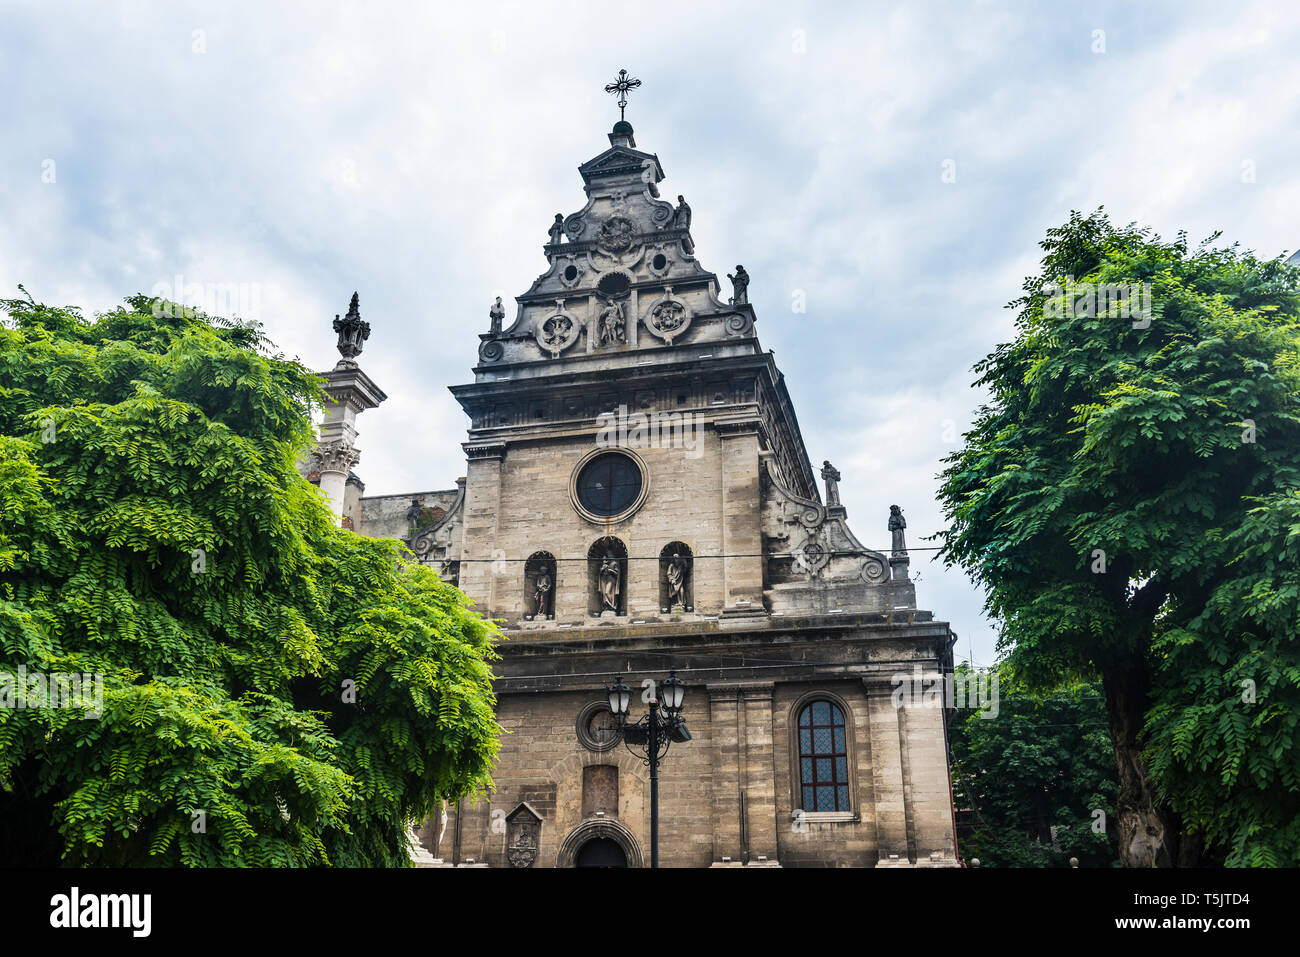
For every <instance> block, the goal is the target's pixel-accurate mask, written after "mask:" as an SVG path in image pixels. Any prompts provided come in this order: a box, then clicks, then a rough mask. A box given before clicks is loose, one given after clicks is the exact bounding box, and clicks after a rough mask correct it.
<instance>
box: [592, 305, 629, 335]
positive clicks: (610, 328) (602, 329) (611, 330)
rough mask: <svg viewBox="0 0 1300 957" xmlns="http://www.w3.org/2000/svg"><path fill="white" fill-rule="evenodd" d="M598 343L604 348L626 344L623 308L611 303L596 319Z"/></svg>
mask: <svg viewBox="0 0 1300 957" xmlns="http://www.w3.org/2000/svg"><path fill="white" fill-rule="evenodd" d="M596 341H597V342H599V343H600V344H601V345H602V346H608V345H615V344H618V343H622V342H625V341H626V339H625V337H624V329H623V306H622V305H621V304H619V303H617V302H613V301H611V302H610V303H609V304H608V305H606V306H605V308H604V309H602V310H601V311H600V315H599V316H598V317H597V319H596Z"/></svg>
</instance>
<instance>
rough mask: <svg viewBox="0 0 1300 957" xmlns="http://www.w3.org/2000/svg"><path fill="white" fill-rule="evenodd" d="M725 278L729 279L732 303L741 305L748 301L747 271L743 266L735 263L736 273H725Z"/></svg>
mask: <svg viewBox="0 0 1300 957" xmlns="http://www.w3.org/2000/svg"><path fill="white" fill-rule="evenodd" d="M727 278H728V279H730V280H731V291H732V295H731V302H732V305H736V306H742V305H744V304H745V303H747V302H749V273H747V272H745V267H744V266H740V265H737V266H736V274H735V275H734V276H733V275H732V274H731V273H727Z"/></svg>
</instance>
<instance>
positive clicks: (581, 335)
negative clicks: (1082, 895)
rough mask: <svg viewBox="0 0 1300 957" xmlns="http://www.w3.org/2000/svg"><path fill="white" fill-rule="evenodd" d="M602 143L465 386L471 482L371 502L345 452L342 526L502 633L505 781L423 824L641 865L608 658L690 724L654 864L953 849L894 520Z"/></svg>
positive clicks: (570, 855)
mask: <svg viewBox="0 0 1300 957" xmlns="http://www.w3.org/2000/svg"><path fill="white" fill-rule="evenodd" d="M609 144H610V145H609V148H608V149H605V150H604V151H603V152H601V153H600V154H599V155H597V156H595V157H594V158H593V159H591V160H589V161H587V162H586V163H583V164H582V165H581V166H580V167H579V173H580V174H581V177H582V182H583V188H584V191H585V194H586V202H585V204H584V205H583V206H582V207H581V209H578V210H577V211H575V212H573V213H571V214H569V215H567V216H565V215H562V214H557V216H556V219H555V222H554V224H553V225H552V226H551V230H550V239H549V241H548V242H547V243H546V244H545V246H544V254H545V257H546V270H545V272H543V273H542V275H540V276H539V277H538V278H537V280H536V281H535V282H534V283H533V285H532V287H531V288H530V289H528V290H527V291H526V292H524V293H523V294H522V295H520V296H518V297H517V299H516V302H515V304H514V305H513V306H512V307H511V309H510V311H509V314H507V310H506V307H505V306H503V305H502V303H501V301H500V300H499V299H498V300H497V302H496V303H495V304H493V305H492V307H491V310H490V314H489V317H488V323H487V325H488V328H487V331H486V332H484V333H483V334H481V335H480V336H479V342H478V354H477V362H476V364H475V365H474V367H473V381H471V382H467V383H466V384H463V385H456V386H452V387H451V391H452V394H453V395H454V396H455V398H456V400H457V401H458V402H459V403H460V405H461V407H462V408H463V409H464V411H465V413H466V415H467V416H468V417H469V420H470V426H469V432H468V436H467V441H466V442H465V443H464V450H465V456H466V465H465V474H464V477H462V478H460V479H458V480H457V482H456V484H455V487H454V488H444V489H437V490H431V491H425V492H416V493H408V494H404V495H395V496H382V497H364V495H363V494H362V490H361V486H360V483H359V482H357V481H356V480H355V477H353V478H352V479H351V480H348V481H345V479H344V477H345V476H346V475H347V473H348V472H349V470H350V467H351V465H352V464H353V463H355V461H356V458H355V456H352V457H350V458H349V457H347V456H344V458H343V459H341V460H339V462H336V463H335V464H334V465H333V466H330V468H331V469H332V471H331V472H330V475H331V476H332V478H331V479H330V481H332V482H333V483H334V484H335V485H336V486H337V487H336V489H335V491H334V493H333V494H334V495H335V497H337V498H339V500H340V501H339V504H338V508H339V509H340V511H341V512H342V514H343V516H344V518H343V520H344V523H345V524H350V525H351V526H352V527H353V528H354V529H355V530H356V531H358V532H359V533H361V534H366V535H373V536H388V537H395V538H400V539H404V540H406V541H407V542H408V543H409V545H410V547H411V549H412V551H413V552H414V553H415V554H416V555H417V556H418V557H419V559H420V560H421V561H424V562H428V563H431V564H433V565H435V566H436V567H438V568H440V569H441V570H442V573H443V575H444V577H445V578H446V579H447V580H449V581H451V582H454V583H455V584H456V585H457V586H458V587H460V588H461V589H462V590H463V591H464V592H465V593H466V594H467V595H468V596H469V597H470V598H471V599H473V600H474V602H476V603H477V605H478V607H479V608H480V609H481V610H482V613H483V614H484V615H485V616H487V617H489V618H493V619H497V620H499V621H500V623H501V627H502V629H503V631H504V633H505V636H506V638H507V640H505V641H503V642H502V643H501V645H500V646H499V651H500V653H501V656H502V659H501V661H500V662H498V663H497V665H496V668H495V670H496V674H497V680H496V684H495V691H496V695H497V699H498V717H499V720H500V722H501V725H502V726H503V728H504V729H505V731H506V732H507V733H506V734H505V735H504V736H503V739H502V744H501V753H500V758H499V763H498V765H497V767H496V769H495V773H494V780H495V785H496V786H495V790H494V791H493V792H492V794H491V795H490V796H489V797H487V798H486V799H481V800H479V801H477V802H474V801H471V800H469V799H466V800H463V801H461V802H460V803H459V804H456V805H453V806H451V807H449V808H448V814H447V815H446V819H445V821H444V822H436V821H435V822H430V823H429V825H427V826H426V827H425V828H423V829H422V830H421V832H420V834H421V839H422V841H423V843H424V845H425V847H426V849H427V850H428V851H429V852H431V853H432V854H433V855H434V856H436V857H437V858H439V859H440V860H441V861H443V862H445V863H446V864H447V865H453V864H454V865H456V866H466V865H474V866H483V865H486V866H491V867H537V868H544V867H569V866H583V865H615V866H646V865H648V864H649V862H650V847H649V842H650V820H649V815H650V800H649V780H648V771H647V768H646V765H645V763H644V762H643V761H642V760H641V758H640V757H639V756H638V755H637V754H635V753H633V750H632V749H630V748H629V747H628V746H625V744H624V743H623V742H622V741H620V740H619V735H618V734H617V731H616V729H615V727H614V722H613V721H612V719H611V716H610V713H609V708H608V704H607V702H606V692H605V689H606V687H607V686H608V685H609V684H611V683H612V682H613V681H614V680H615V678H616V676H622V679H623V680H624V681H625V682H626V683H627V684H628V685H629V686H631V687H632V688H633V689H634V691H635V694H634V696H633V706H632V716H633V718H635V717H637V716H639V715H640V714H641V713H642V712H644V710H645V703H644V701H643V698H644V699H645V700H648V698H649V696H650V695H651V694H653V693H654V692H655V689H656V687H657V685H656V683H657V682H660V681H662V680H663V679H664V678H665V677H667V676H668V675H669V674H670V673H671V672H675V674H676V676H677V677H678V678H680V679H682V680H684V681H685V682H686V684H687V691H686V696H685V703H684V707H683V710H682V716H683V718H684V721H685V725H686V727H687V728H688V729H689V740H677V741H674V742H673V743H672V744H671V747H670V748H669V750H668V752H667V754H666V755H665V756H664V758H663V761H662V763H661V765H660V769H659V794H660V810H659V853H660V863H661V865H662V866H683V867H711V866H712V867H755V866H760V867H775V866H858V867H875V866H952V865H955V863H956V857H955V843H954V831H953V805H952V795H951V789H950V787H949V777H948V747H947V726H946V719H947V715H948V714H949V712H947V711H945V709H944V708H943V707H942V706H938V707H935V706H933V705H930V706H927V702H924V701H922V700H921V698H920V696H919V695H916V696H913V695H911V694H910V693H909V689H910V688H912V687H913V684H912V682H914V679H915V678H916V677H917V676H924V677H925V678H926V679H927V680H930V681H933V680H934V679H936V678H938V679H942V677H943V676H944V675H946V674H948V673H950V672H951V669H952V645H953V641H954V636H953V634H952V632H951V630H950V628H949V626H948V624H947V623H945V622H943V621H939V620H936V619H935V618H934V616H933V615H932V614H931V613H930V612H928V611H924V610H922V609H920V608H918V607H917V602H916V593H915V587H914V585H913V582H912V581H911V580H910V577H909V559H908V554H907V550H906V542H905V539H904V536H905V532H904V528H905V524H906V523H905V521H904V519H903V517H902V513H901V511H900V510H899V509H897V507H895V508H894V509H893V510H892V512H891V511H889V510H888V509H886V508H885V507H884V506H882V508H881V515H880V516H879V520H878V521H877V517H875V516H873V518H872V524H873V526H874V527H876V528H878V529H879V533H878V537H881V538H883V536H884V534H885V533H886V532H889V533H890V535H891V538H892V547H891V548H890V550H889V551H888V552H879V551H873V550H872V549H870V548H867V547H865V546H864V545H862V543H861V542H860V541H859V540H858V539H857V538H856V537H855V536H854V534H853V532H852V531H850V529H849V526H848V523H847V514H846V510H845V508H844V506H843V505H842V504H840V499H839V491H838V484H837V483H838V481H839V474H838V473H837V472H836V471H835V470H834V468H833V467H832V466H831V465H830V463H829V462H827V463H825V464H824V465H823V467H822V468H820V469H819V470H816V471H815V470H814V468H813V466H812V464H811V462H810V459H809V455H808V451H807V449H806V448H805V446H804V440H803V437H802V435H801V433H800V429H799V423H798V420H797V419H796V417H795V411H794V407H793V404H792V403H791V400H790V395H789V393H788V392H787V390H786V385H785V381H784V379H783V377H782V375H781V373H780V371H779V370H778V369H777V366H776V363H775V360H774V358H773V356H772V354H771V353H767V352H764V351H763V350H762V348H761V347H760V344H759V340H758V336H757V332H756V319H757V317H756V314H755V311H754V307H753V305H752V304H751V303H750V302H749V297H748V285H749V277H748V275H747V274H746V273H745V271H744V269H743V268H742V267H740V266H737V267H736V271H735V273H733V274H731V275H729V277H728V278H729V284H730V285H731V287H732V288H731V290H730V295H727V296H726V297H725V298H724V292H723V290H722V287H721V283H720V281H719V279H718V277H717V276H716V275H715V274H713V273H711V272H709V271H708V270H707V269H706V268H705V267H704V266H703V265H702V264H701V262H700V261H699V260H697V259H696V256H695V244H694V242H693V240H692V236H691V228H690V226H691V211H690V207H689V206H688V205H687V203H686V202H685V200H684V199H683V198H682V197H681V196H679V197H678V201H677V202H676V203H673V202H671V201H669V200H667V199H665V198H664V197H662V196H661V195H660V189H659V184H660V183H661V181H662V180H663V179H664V170H663V168H662V166H661V165H660V161H659V158H658V156H657V155H655V154H654V153H650V152H644V151H642V150H640V149H638V148H637V145H636V141H635V138H634V133H633V130H632V127H631V125H630V124H628V123H626V122H624V121H620V122H619V123H618V124H617V125H616V126H615V127H614V130H613V132H612V133H610V134H609ZM353 305H354V310H355V306H356V303H355V301H354V304H353ZM357 321H359V317H357ZM336 325H337V323H336ZM366 331H367V332H368V329H367V330H366ZM347 358H348V357H347V356H345V359H347ZM343 365H345V363H341V364H340V366H343ZM336 374H337V370H336ZM358 375H361V376H362V377H363V378H364V376H363V374H361V373H360V372H359V370H356V369H355V363H352V366H351V367H350V369H349V371H348V376H349V378H348V382H350V383H354V380H355V379H356V377H357V376H358ZM366 382H367V383H368V380H366ZM350 388H351V389H352V391H351V392H349V391H347V389H342V391H339V390H336V392H331V394H332V395H335V396H336V398H337V399H338V401H339V402H340V403H341V404H340V407H339V408H340V409H341V410H342V411H340V412H338V414H337V416H336V418H337V419H338V421H339V422H340V423H343V422H345V421H346V427H345V425H344V424H340V425H339V426H338V427H337V428H335V430H334V431H335V433H340V434H341V433H342V432H344V431H346V432H347V435H346V436H345V438H346V439H348V440H349V441H350V439H351V437H352V436H353V435H354V434H355V430H354V429H353V428H352V427H351V423H352V421H353V420H354V419H355V414H356V411H358V410H360V409H362V408H370V407H373V405H374V404H377V402H378V401H381V400H382V393H378V390H377V389H375V388H374V387H373V383H369V386H368V387H367V388H365V389H358V388H356V387H355V384H354V385H353V386H350ZM376 395H378V398H376ZM348 396H352V397H353V398H355V397H356V396H360V398H359V399H356V400H355V402H353V404H352V405H348V402H349V401H352V400H351V399H348ZM367 403H369V404H367ZM348 409H352V411H351V413H350V417H349V413H348V411H347V410H348ZM348 448H349V449H350V445H349V446H348ZM340 462H341V464H340ZM318 467H319V466H318ZM819 478H820V479H821V484H820V485H819V482H818V479H819ZM873 537H877V536H873ZM902 679H906V680H905V681H903V680H902ZM680 737H683V738H684V737H687V736H685V735H683V736H680Z"/></svg>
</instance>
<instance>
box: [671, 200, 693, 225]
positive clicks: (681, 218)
mask: <svg viewBox="0 0 1300 957" xmlns="http://www.w3.org/2000/svg"><path fill="white" fill-rule="evenodd" d="M673 226H674V227H675V228H677V229H690V228H691V207H690V206H689V205H688V204H687V202H686V197H685V196H682V195H681V194H680V193H679V194H678V195H677V208H676V209H675V210H673Z"/></svg>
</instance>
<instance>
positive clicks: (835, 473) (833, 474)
mask: <svg viewBox="0 0 1300 957" xmlns="http://www.w3.org/2000/svg"><path fill="white" fill-rule="evenodd" d="M822 481H824V482H825V483H826V505H827V506H828V507H829V506H832V505H839V504H840V485H839V482H840V471H839V469H837V468H836V467H835V466H833V465H831V463H830V461H829V460H828V461H825V462H822Z"/></svg>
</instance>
